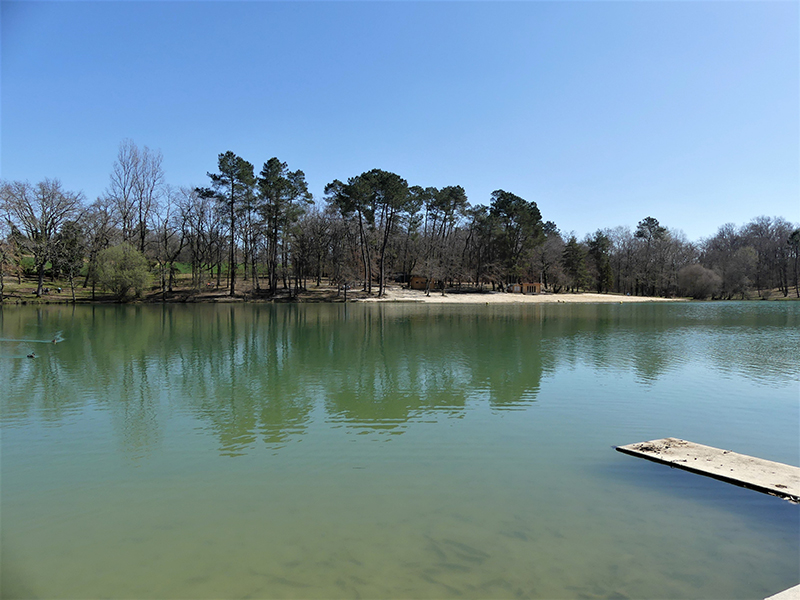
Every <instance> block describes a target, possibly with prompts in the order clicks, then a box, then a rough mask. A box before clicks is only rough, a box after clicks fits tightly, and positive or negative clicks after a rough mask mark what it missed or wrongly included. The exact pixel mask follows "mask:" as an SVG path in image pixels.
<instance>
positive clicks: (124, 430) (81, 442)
mask: <svg viewBox="0 0 800 600" xmlns="http://www.w3.org/2000/svg"><path fill="white" fill-rule="evenodd" d="M54 339H55V340H56V342H57V343H52V340H54ZM0 340H2V341H0V410H1V411H2V413H1V415H2V416H1V417H0V418H1V419H2V421H1V422H2V447H1V449H2V455H0V475H2V480H1V483H2V486H1V487H0V502H1V504H0V508H2V513H1V516H2V521H0V527H1V530H0V531H1V533H2V573H1V575H2V586H3V590H2V592H3V597H38V598H98V597H108V598H223V597H224V598H457V597H459V598H460V597H466V598H477V597H480V598H516V597H522V598H700V597H702V598H763V597H765V596H767V595H770V594H774V593H777V592H779V591H781V590H783V589H786V588H788V587H790V586H793V585H796V584H797V583H800V566H799V565H800V549H799V544H798V540H799V539H800V506H797V505H793V504H791V503H789V502H787V501H784V500H781V499H778V498H774V497H771V496H767V495H763V494H760V493H757V492H753V491H750V490H746V489H742V488H738V487H736V486H732V485H729V484H726V483H722V482H719V481H716V480H713V479H708V478H705V477H701V476H698V475H693V474H690V473H687V472H684V471H680V470H676V469H670V468H668V467H666V466H663V465H658V464H655V463H651V462H648V461H645V460H641V459H636V458H633V457H630V456H626V455H623V454H621V453H619V452H616V451H615V450H614V448H613V447H614V446H615V445H620V444H627V443H632V442H637V441H643V440H648V439H654V438H660V437H668V436H673V437H680V438H684V439H688V440H692V441H695V442H698V443H702V444H707V445H710V446H717V447H722V448H726V449H730V450H734V451H736V452H741V453H744V454H751V455H754V456H758V457H761V458H766V459H770V460H776V461H780V462H785V463H789V464H792V465H800V361H799V360H798V357H800V303H798V302H784V303H778V302H769V303H768V302H760V303H757V302H752V303H658V304H624V305H578V304H573V305H569V304H556V305H550V304H548V305H510V306H503V305H492V306H469V305H466V306H465V305H453V306H448V305H435V306H431V305H418V304H382V305H375V304H371V305H364V304H357V303H356V304H349V305H342V304H336V305H329V304H325V305H269V304H215V305H214V304H208V305H180V306H150V305H148V306H77V307H71V306H40V307H31V306H11V307H5V308H3V309H2V310H0ZM32 351H33V352H35V354H36V358H35V359H28V358H26V355H27V354H28V353H30V352H32Z"/></svg>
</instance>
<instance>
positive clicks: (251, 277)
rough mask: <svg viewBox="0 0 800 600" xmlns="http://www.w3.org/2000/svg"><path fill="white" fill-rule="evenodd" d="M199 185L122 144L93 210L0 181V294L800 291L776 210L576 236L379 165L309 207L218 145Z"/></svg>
mask: <svg viewBox="0 0 800 600" xmlns="http://www.w3.org/2000/svg"><path fill="white" fill-rule="evenodd" d="M208 179H209V182H208V186H207V187H203V186H197V187H173V186H170V185H168V184H167V183H166V181H165V176H164V172H163V168H162V157H161V154H160V152H155V151H152V150H150V149H148V148H147V147H145V148H143V149H142V148H139V147H138V146H137V145H136V144H134V143H133V142H132V141H129V140H126V141H124V142H123V143H122V144H121V145H120V149H119V153H118V155H117V158H116V160H115V161H114V164H113V168H112V171H111V175H110V180H109V185H108V188H107V190H106V192H105V193H104V194H103V195H102V196H101V197H99V198H97V199H96V200H95V201H94V202H91V203H88V202H87V201H86V200H85V198H84V197H83V195H82V194H81V193H76V192H72V191H68V190H65V189H63V187H62V185H61V184H60V182H59V181H58V180H54V179H45V180H44V181H41V182H38V183H36V184H31V183H29V182H20V181H3V182H2V183H0V215H1V216H2V220H1V221H0V298H4V299H5V298H7V297H9V296H12V295H13V297H14V298H16V299H17V300H19V299H20V298H24V297H25V296H26V295H27V296H30V297H31V298H39V299H46V298H47V297H48V295H49V294H48V292H51V293H52V291H53V290H58V289H59V288H60V290H61V291H60V292H58V293H59V297H62V298H63V297H65V296H64V294H66V293H67V292H68V293H69V296H66V297H67V298H69V299H70V300H71V301H73V302H74V301H81V300H91V299H94V300H110V299H116V300H127V299H131V298H137V297H145V296H149V297H150V298H153V299H162V300H168V299H175V298H183V299H189V298H193V299H203V298H209V297H213V298H217V299H218V298H219V296H221V295H223V294H224V295H227V296H228V297H242V296H247V297H248V298H264V299H277V298H289V299H294V298H297V297H298V296H300V295H304V296H305V297H306V298H310V297H315V298H316V299H325V298H331V297H337V298H338V297H341V296H343V295H346V294H347V293H348V290H350V291H349V293H350V294H351V297H352V294H353V293H357V294H358V295H359V296H373V295H377V296H379V297H380V296H383V295H384V293H385V290H386V287H387V285H388V284H389V283H390V282H395V283H399V284H408V283H409V282H410V280H411V278H412V277H417V278H419V279H418V280H419V281H422V282H424V283H423V286H424V287H425V288H426V292H427V293H430V292H431V290H434V289H441V290H444V289H445V288H462V289H463V288H473V289H491V290H496V289H505V288H506V286H508V285H509V284H514V283H523V282H538V283H540V284H541V285H542V289H543V290H544V291H547V292H551V293H560V292H579V291H592V292H598V293H608V292H611V293H618V294H629V295H632V296H663V297H676V296H689V297H693V298H698V299H701V298H718V299H732V298H743V299H744V298H754V297H755V298H766V297H770V296H773V295H777V296H779V297H785V298H788V297H790V296H795V297H797V298H800V284H799V282H798V278H799V276H800V226H798V224H794V223H790V222H789V221H787V220H786V219H784V218H782V217H766V216H763V217H758V218H755V219H753V220H752V221H751V222H749V223H746V224H744V225H741V226H737V225H735V224H733V223H727V224H723V225H722V226H720V228H719V230H718V231H717V233H716V234H715V235H713V236H712V237H710V238H707V239H703V240H699V241H696V242H692V241H690V240H688V239H687V238H686V236H685V235H684V234H683V232H681V231H680V230H678V229H671V228H668V227H666V226H664V225H662V224H661V223H659V221H658V220H657V219H656V218H654V217H652V216H645V217H644V218H642V219H641V221H639V222H638V225H637V227H636V228H635V229H633V230H631V229H630V228H628V227H622V226H620V227H616V228H611V229H599V230H597V231H596V232H594V233H593V234H591V235H588V236H586V237H585V238H583V239H578V237H577V236H576V235H575V234H574V233H569V232H565V231H563V230H562V229H561V228H560V227H559V225H557V224H556V223H553V222H552V221H547V220H545V218H544V217H543V216H542V214H541V212H540V210H539V207H538V206H537V204H536V203H535V202H533V201H530V200H526V199H523V198H521V197H519V196H517V195H515V194H513V193H512V192H508V191H505V190H502V189H498V190H496V191H495V192H493V193H492V195H491V198H489V199H486V200H488V205H483V204H474V205H473V204H470V202H469V201H468V199H467V196H466V193H465V191H464V189H463V188H462V187H461V186H459V185H450V186H446V187H442V188H435V187H421V186H418V185H410V184H409V183H408V182H407V181H406V180H405V179H403V178H402V177H401V176H400V175H397V174H395V173H391V172H387V171H383V170H380V169H373V170H371V171H367V172H365V173H362V174H360V175H353V176H352V177H349V178H347V180H346V181H341V180H338V179H337V180H334V181H332V182H330V183H329V184H328V185H327V186H326V187H325V194H324V197H323V198H321V199H316V200H317V201H316V202H315V199H314V198H313V197H312V195H311V194H310V193H309V191H308V186H307V184H306V181H305V174H304V173H303V171H301V170H294V171H292V170H290V168H289V166H288V165H287V164H286V163H284V162H281V161H280V160H279V159H278V158H274V157H273V158H270V159H269V160H268V161H267V162H265V163H264V164H263V167H262V168H261V169H260V171H259V173H258V174H257V175H256V170H255V167H254V166H253V164H252V163H250V162H248V161H247V160H245V159H244V158H242V157H239V156H237V155H236V154H234V153H233V152H230V151H228V152H225V153H223V154H220V155H219V161H218V172H217V173H209V174H208ZM483 200H484V199H479V201H483ZM312 289H313V290H317V291H319V290H325V291H324V293H323V292H319V293H317V294H316V295H315V294H313V293H312V292H311V290H312ZM331 290H334V291H335V293H332V292H331Z"/></svg>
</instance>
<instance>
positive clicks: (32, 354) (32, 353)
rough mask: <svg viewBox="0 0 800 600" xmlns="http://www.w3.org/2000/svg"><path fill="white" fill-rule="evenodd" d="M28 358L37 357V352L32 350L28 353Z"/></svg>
mask: <svg viewBox="0 0 800 600" xmlns="http://www.w3.org/2000/svg"><path fill="white" fill-rule="evenodd" d="M28 358H36V352H31V353H30V354H28Z"/></svg>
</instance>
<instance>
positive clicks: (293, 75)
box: [0, 0, 800, 240]
mask: <svg viewBox="0 0 800 600" xmlns="http://www.w3.org/2000/svg"><path fill="white" fill-rule="evenodd" d="M0 6H1V7H2V8H1V9H0V10H2V92H1V93H2V96H1V98H0V99H1V100H2V106H1V108H2V123H1V125H2V134H1V138H0V142H1V144H2V148H1V150H2V155H1V158H0V170H1V174H2V177H3V178H4V179H11V180H16V179H27V180H30V181H31V182H35V181H38V180H40V179H42V178H44V177H55V178H59V179H61V180H62V182H63V183H64V185H65V187H67V188H68V189H72V190H82V191H83V192H84V193H85V195H86V196H87V198H88V199H89V200H93V199H94V198H96V197H97V196H98V195H100V194H102V193H103V191H104V190H105V188H106V187H107V185H108V177H109V173H110V171H111V167H112V164H113V162H114V159H115V157H116V153H117V149H118V147H119V144H120V142H121V141H122V140H123V139H125V138H130V139H132V140H133V141H134V142H135V143H136V144H137V145H139V146H140V147H141V146H149V147H150V148H153V149H160V150H161V151H162V153H163V155H164V168H165V171H166V177H167V181H168V182H169V183H170V184H172V185H176V186H180V185H189V186H196V185H206V184H207V183H208V178H207V177H206V172H208V171H216V161H217V155H218V154H219V153H221V152H224V151H226V150H232V151H233V152H235V153H236V154H239V155H240V156H242V157H244V158H246V159H247V160H249V161H250V162H252V163H253V164H254V165H255V167H256V170H259V169H260V167H261V165H262V164H263V163H264V162H265V161H266V160H268V159H269V158H270V157H272V156H277V157H278V158H280V159H281V160H283V161H286V162H288V164H289V167H290V168H291V169H293V170H294V169H302V170H303V171H304V172H305V173H306V177H307V180H308V182H309V186H310V188H311V191H312V192H313V193H314V195H315V197H317V198H318V199H321V198H322V195H323V188H324V186H325V184H326V183H328V182H330V181H332V180H333V179H342V180H344V179H346V178H348V177H351V176H353V175H357V174H359V173H361V172H363V171H366V170H369V169H372V168H381V169H385V170H389V171H394V172H396V173H398V174H399V175H401V176H402V177H404V178H406V179H407V180H408V182H409V184H411V185H423V186H437V187H441V186H446V185H462V186H463V187H464V188H465V189H466V191H467V195H468V197H469V200H470V202H471V203H473V204H478V203H483V204H486V203H488V202H489V196H490V194H491V192H492V191H493V190H495V189H499V188H501V189H505V190H507V191H510V192H513V193H515V194H517V195H519V196H522V197H523V198H525V199H527V200H533V201H535V202H536V203H537V204H538V205H539V208H540V210H541V212H542V215H543V218H544V219H546V220H553V221H555V222H556V223H557V225H558V226H559V227H560V228H561V229H562V231H565V232H567V231H571V230H574V231H575V232H576V233H577V234H578V235H579V236H583V235H584V234H586V233H590V232H592V231H594V230H595V229H597V228H601V227H612V226H616V225H628V226H632V227H633V226H635V225H636V223H637V222H638V221H639V220H641V219H642V218H644V217H646V216H653V217H655V218H657V219H658V220H659V221H660V222H661V223H662V224H663V225H666V226H668V227H672V228H676V229H682V230H683V231H685V232H686V234H687V235H688V237H689V238H690V239H692V240H697V239H699V238H701V237H705V236H709V235H712V234H713V233H714V232H715V231H716V229H717V227H718V226H720V225H722V224H723V223H726V222H734V223H736V224H737V225H741V224H744V223H745V222H747V221H749V220H750V219H751V218H753V217H755V216H758V215H762V214H766V215H769V216H782V217H784V218H787V219H788V220H790V221H792V222H798V221H800V47H799V38H800V34H799V31H800V15H799V11H798V8H799V7H800V3H798V2H797V1H786V2H691V1H689V2H645V1H640V2H592V1H587V2H136V1H133V2H31V1H24V2H8V1H5V0H3V1H2V4H1V5H0Z"/></svg>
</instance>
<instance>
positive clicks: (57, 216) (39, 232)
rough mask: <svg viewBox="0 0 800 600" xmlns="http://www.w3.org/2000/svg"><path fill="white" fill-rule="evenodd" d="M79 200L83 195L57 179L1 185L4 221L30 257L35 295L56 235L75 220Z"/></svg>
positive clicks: (80, 201)
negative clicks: (14, 228) (34, 282)
mask: <svg viewBox="0 0 800 600" xmlns="http://www.w3.org/2000/svg"><path fill="white" fill-rule="evenodd" d="M82 201H83V195H82V194H80V193H75V192H68V191H66V190H64V189H62V187H61V182H60V181H59V180H57V179H45V180H44V181H41V182H39V183H37V184H36V185H35V186H34V185H31V184H30V183H28V182H27V181H24V182H22V181H10V182H3V183H2V185H0V204H2V207H3V209H2V210H3V213H4V214H5V218H6V220H7V221H8V222H9V223H10V224H12V225H13V226H16V227H17V228H18V229H19V233H20V236H19V238H20V243H21V245H22V247H23V249H24V250H26V251H27V252H30V253H31V254H32V255H33V263H34V269H35V270H36V274H37V276H38V285H37V287H36V295H37V296H40V295H41V294H42V284H43V282H44V268H45V265H46V264H47V262H48V261H49V260H51V259H52V258H53V253H54V250H55V239H56V235H57V234H58V232H59V230H60V228H61V226H62V225H63V224H64V222H66V221H68V220H72V219H75V218H76V217H77V215H78V213H79V211H80V208H81V204H82Z"/></svg>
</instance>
